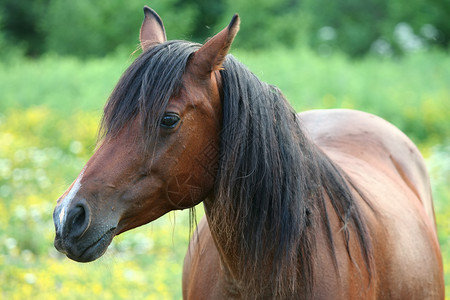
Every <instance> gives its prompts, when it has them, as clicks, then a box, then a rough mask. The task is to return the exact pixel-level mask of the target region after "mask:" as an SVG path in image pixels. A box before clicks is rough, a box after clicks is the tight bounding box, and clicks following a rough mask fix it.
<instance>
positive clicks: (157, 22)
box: [139, 5, 167, 52]
mask: <svg viewBox="0 0 450 300" xmlns="http://www.w3.org/2000/svg"><path fill="white" fill-rule="evenodd" d="M144 15H145V17H144V21H143V22H142V26H141V31H140V34H139V40H140V41H141V48H142V51H144V52H145V50H147V49H148V48H150V47H151V46H152V45H154V44H160V43H164V42H165V41H166V40H167V38H166V30H165V29H164V25H163V21H162V20H161V18H160V17H159V16H158V14H157V13H156V12H155V11H154V10H153V9H151V8H150V7H148V6H147V5H145V6H144Z"/></svg>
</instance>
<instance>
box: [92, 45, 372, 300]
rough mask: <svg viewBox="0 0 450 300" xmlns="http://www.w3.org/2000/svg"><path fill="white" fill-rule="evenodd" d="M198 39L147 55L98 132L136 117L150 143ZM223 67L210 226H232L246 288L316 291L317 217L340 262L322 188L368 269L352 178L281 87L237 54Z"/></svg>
mask: <svg viewBox="0 0 450 300" xmlns="http://www.w3.org/2000/svg"><path fill="white" fill-rule="evenodd" d="M199 47H200V45H199V44H195V43H190V42H185V41H169V42H165V43H163V44H158V45H155V46H153V47H152V48H150V49H149V50H147V51H146V52H144V53H142V54H141V55H140V56H139V57H138V58H137V59H136V60H135V61H134V62H133V63H132V64H131V66H130V67H129V68H128V69H127V70H126V71H125V73H124V74H123V75H122V77H121V79H120V80H119V82H118V84H117V85H116V87H115V88H114V90H113V92H112V94H111V96H110V98H109V99H108V102H107V104H106V105H105V108H104V115H103V118H102V121H101V126H100V133H99V138H100V139H101V138H108V137H113V136H115V135H116V134H118V133H119V132H120V131H121V130H122V129H123V128H125V127H126V125H127V124H128V123H129V122H130V121H131V120H133V119H135V118H140V123H141V126H142V130H143V132H145V133H146V134H145V135H144V141H143V143H144V145H145V147H146V148H145V150H146V151H148V150H149V147H151V145H152V144H153V145H154V142H155V141H156V140H157V138H158V130H157V129H158V126H159V124H160V121H161V118H162V116H163V114H164V112H165V109H166V107H167V104H168V102H169V99H170V98H171V97H172V96H174V95H176V94H177V93H178V92H179V90H180V88H181V86H182V84H183V82H182V76H183V74H184V72H185V70H186V65H187V63H188V61H189V58H190V57H191V55H192V53H193V52H194V51H196V50H197V49H198V48H199ZM220 75H221V82H222V89H223V96H222V97H223V98H222V102H223V129H222V131H221V144H220V159H219V160H220V161H219V170H218V173H217V177H216V184H215V199H214V205H213V207H212V210H211V215H210V218H209V221H210V225H211V228H220V230H221V232H222V233H223V234H226V236H227V238H226V241H227V242H226V244H225V245H221V246H223V247H224V249H225V251H226V252H230V251H234V253H232V254H233V255H234V256H235V258H236V259H237V265H238V274H237V277H236V278H235V279H237V280H238V287H239V292H240V293H241V294H242V296H243V297H244V298H261V297H266V296H267V293H269V296H270V297H272V298H280V299H281V298H283V299H288V298H290V299H292V298H297V297H298V296H294V295H297V294H301V293H303V294H304V295H305V298H309V297H310V296H311V291H312V287H313V284H314V282H313V276H312V275H313V274H312V272H313V259H314V253H315V249H316V245H315V237H314V231H313V227H314V225H315V224H314V221H315V220H318V218H315V217H316V216H321V217H320V218H319V220H321V221H322V222H323V224H324V225H325V229H326V234H327V239H328V244H329V248H330V249H331V252H332V256H333V258H334V264H335V268H336V270H337V269H338V268H337V261H336V253H335V250H334V242H333V235H332V232H331V227H330V221H329V218H328V211H327V209H326V204H325V201H326V198H325V195H327V197H328V198H329V199H330V201H331V204H332V206H333V210H334V212H335V213H336V215H337V216H338V218H339V219H340V221H341V223H342V228H343V229H342V232H343V235H344V239H345V244H346V247H347V251H348V253H349V255H350V251H349V246H348V245H349V228H350V227H351V228H352V229H353V230H354V232H355V233H356V235H357V239H358V241H359V243H360V245H361V253H362V256H363V258H364V261H365V265H366V267H367V270H368V271H369V273H370V267H369V266H370V265H371V256H372V252H371V249H372V248H371V243H370V239H369V235H368V232H367V229H366V226H365V223H364V220H363V217H362V215H361V214H360V211H359V209H358V206H357V204H356V201H355V198H354V196H353V194H352V192H351V190H350V188H349V186H353V185H352V183H351V181H350V179H349V178H348V177H347V176H346V175H345V173H344V172H343V171H342V170H340V169H339V168H338V167H337V166H336V165H334V164H333V163H332V162H331V160H330V159H329V158H328V157H327V156H326V155H325V154H324V153H323V152H322V151H321V150H320V149H318V147H316V146H315V145H314V144H313V143H312V142H311V141H310V140H309V139H308V137H307V136H306V135H305V133H304V132H303V131H302V129H301V124H300V121H299V119H298V118H297V116H296V113H295V111H294V110H293V109H292V107H291V106H290V105H289V103H288V102H287V101H286V99H285V98H284V96H283V95H282V93H281V92H280V91H279V90H278V89H277V88H276V87H274V86H271V85H268V84H266V83H263V82H261V81H260V80H259V79H258V78H257V77H256V76H255V75H253V74H252V73H251V72H250V71H249V70H248V69H246V68H245V67H244V66H243V65H242V64H240V63H239V62H238V61H237V60H236V59H235V58H234V57H233V56H231V55H227V58H226V60H225V62H224V65H223V70H221V71H220ZM146 153H147V152H146ZM144 154H145V153H144ZM353 188H354V187H353ZM358 193H359V191H358ZM191 213H192V212H191ZM298 286H303V290H298Z"/></svg>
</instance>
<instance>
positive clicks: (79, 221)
mask: <svg viewBox="0 0 450 300" xmlns="http://www.w3.org/2000/svg"><path fill="white" fill-rule="evenodd" d="M74 202H75V203H74V204H73V205H71V206H69V207H67V206H64V205H58V206H56V208H55V210H54V212H53V222H54V224H55V232H56V235H55V242H54V245H55V248H56V249H57V250H58V251H59V252H61V253H64V254H66V255H67V257H68V258H70V259H72V260H75V261H78V262H90V261H93V260H96V259H97V258H99V257H100V256H102V255H103V254H104V253H105V251H106V249H107V248H108V246H109V244H110V243H111V241H112V239H113V237H114V236H115V234H116V228H117V226H116V225H110V224H105V223H103V224H95V222H93V218H92V211H91V209H90V207H89V205H88V204H87V202H86V200H85V199H80V200H79V201H74Z"/></svg>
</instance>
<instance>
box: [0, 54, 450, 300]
mask: <svg viewBox="0 0 450 300" xmlns="http://www.w3.org/2000/svg"><path fill="white" fill-rule="evenodd" d="M232 53H233V54H234V56H236V57H238V58H239V60H241V61H242V62H244V63H245V64H246V65H247V66H248V67H249V68H250V69H251V70H252V71H254V73H255V74H257V75H258V76H259V77H260V78H261V79H263V80H264V81H267V82H269V83H272V84H275V85H277V86H278V87H279V88H280V89H281V90H282V91H283V92H284V93H285V95H286V97H287V98H288V99H289V100H290V102H291V103H292V105H293V106H294V107H295V109H296V110H297V111H302V110H307V109H314V108H337V107H345V108H353V109H359V110H363V111H367V112H371V113H374V114H376V115H379V116H381V117H383V118H385V119H386V120H388V121H390V122H392V123H394V124H395V125H396V126H398V127H399V128H400V129H402V130H403V131H404V132H405V133H406V134H407V135H408V136H409V137H410V138H411V139H412V140H413V141H414V142H415V143H416V144H417V145H418V146H419V148H420V150H421V152H422V153H423V155H424V157H425V158H426V161H427V164H428V168H429V171H430V174H431V178H432V188H433V194H434V199H435V210H436V217H437V226H438V230H439V241H440V244H441V249H442V253H443V256H444V264H445V274H446V292H447V295H448V296H447V297H449V294H450V56H449V55H448V54H447V53H444V52H438V51H431V50H430V51H429V52H420V53H415V54H409V55H406V56H404V57H402V58H390V59H388V58H380V57H372V56H369V57H366V58H363V59H358V60H350V59H348V58H346V57H345V56H343V55H340V54H334V55H331V56H327V57H323V56H319V55H317V54H315V53H313V52H311V51H308V50H305V49H290V50H287V49H277V50H266V51H262V52H249V51H238V50H232ZM131 61H132V57H131V56H128V55H123V54H115V55H111V56H107V57H105V58H97V59H89V60H81V59H77V58H70V57H58V56H52V55H47V56H44V57H42V58H40V59H37V60H31V59H25V58H22V57H15V56H13V57H11V59H9V60H8V61H4V62H0V298H1V299H49V300H50V299H180V298H181V270H182V263H183V257H184V254H185V251H186V248H187V244H188V240H189V235H190V230H189V216H188V213H187V212H186V211H183V212H175V213H170V214H168V215H167V216H163V217H162V218H160V219H159V220H157V221H155V222H153V223H151V224H148V225H145V226H143V227H140V228H137V229H135V230H133V231H130V232H126V233H124V234H122V235H120V236H118V237H116V238H115V239H114V241H113V243H112V244H111V246H110V247H109V249H108V251H107V253H106V254H105V256H103V257H102V258H100V259H99V260H97V261H95V262H92V263H88V264H79V263H75V262H73V261H71V260H69V259H67V258H65V256H63V255H62V254H59V253H58V252H57V251H56V250H55V249H54V247H53V238H54V227H53V221H52V211H53V207H54V205H55V204H56V200H57V198H58V197H59V196H60V195H61V194H62V193H63V192H64V191H65V189H66V188H67V187H68V186H69V185H70V183H71V182H72V181H73V180H74V179H75V178H76V176H77V174H78V172H79V171H80V170H81V168H82V166H83V165H84V163H85V162H86V161H87V160H88V159H89V157H90V156H91V155H92V153H93V151H94V148H95V145H96V137H97V129H98V122H99V120H100V118H101V114H102V108H103V105H104V103H105V101H106V100H107V98H108V95H109V93H110V92H111V91H112V89H113V87H114V85H115V83H116V82H117V80H118V79H119V77H120V75H121V74H122V72H123V71H124V70H125V68H126V67H127V66H128V65H129V64H130V63H131ZM197 212H198V216H201V215H202V207H201V206H199V207H198V208H197ZM198 218H200V217H198Z"/></svg>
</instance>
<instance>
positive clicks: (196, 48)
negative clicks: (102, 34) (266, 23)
mask: <svg viewBox="0 0 450 300" xmlns="http://www.w3.org/2000/svg"><path fill="white" fill-rule="evenodd" d="M144 13H145V19H144V22H143V24H142V27H141V31H140V41H141V47H142V49H143V53H142V54H141V55H140V57H138V58H137V59H136V61H135V62H134V63H133V64H132V65H131V66H130V67H129V69H128V70H127V71H126V72H125V73H124V75H123V76H122V78H121V79H120V81H119V83H118V84H117V86H116V88H115V90H114V91H113V93H112V95H111V97H110V99H109V101H108V103H107V104H106V106H105V113H104V117H103V122H102V124H103V125H102V126H103V128H104V131H105V134H104V137H103V139H102V140H101V142H100V143H99V146H98V148H97V150H96V151H95V153H94V154H93V156H92V157H91V158H90V159H89V161H88V162H87V163H86V165H85V166H84V168H83V169H82V171H81V173H80V174H79V175H78V177H77V179H76V180H75V182H74V183H73V184H72V185H71V186H70V187H69V188H68V189H67V191H66V192H65V193H64V194H63V195H62V196H61V197H60V198H59V199H58V202H57V206H56V208H55V210H54V213H53V220H54V224H55V230H56V237H55V247H56V248H57V249H58V250H59V251H60V252H63V253H65V254H66V255H67V256H68V257H69V258H71V259H73V260H76V261H79V262H89V261H93V260H95V259H97V258H98V257H100V256H101V255H103V253H104V252H105V251H106V249H107V247H108V246H109V244H110V243H111V241H112V239H113V237H114V236H115V235H117V234H120V233H122V232H124V231H127V230H130V229H132V228H135V227H137V226H141V225H144V224H146V223H149V222H151V221H153V220H155V219H157V218H159V217H160V216H162V215H164V214H165V213H167V212H169V211H171V210H176V209H184V208H191V207H193V206H195V205H196V204H198V203H199V202H201V201H202V200H203V199H205V198H207V197H208V196H210V195H211V193H212V191H213V186H214V181H215V166H217V161H218V149H219V132H220V129H221V122H222V111H221V92H220V76H219V75H218V71H219V70H220V69H221V67H222V63H223V61H224V60H225V56H226V54H227V52H228V50H229V48H230V46H231V43H232V41H233V38H234V36H235V35H236V33H237V31H238V29H239V18H238V16H237V15H235V16H234V17H233V19H232V21H231V23H230V24H229V26H227V27H226V28H225V29H223V30H222V31H221V32H219V33H218V34H217V35H215V36H214V37H213V38H211V39H210V40H209V41H208V42H206V43H205V44H204V45H203V46H202V45H197V44H193V43H187V42H176V43H174V42H168V41H166V34H165V29H164V26H163V22H162V20H161V19H160V17H159V16H158V15H157V14H156V12H154V11H153V10H151V9H150V8H148V7H145V8H144ZM170 63H172V65H171V64H170ZM174 77H177V78H174Z"/></svg>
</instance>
